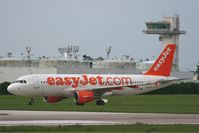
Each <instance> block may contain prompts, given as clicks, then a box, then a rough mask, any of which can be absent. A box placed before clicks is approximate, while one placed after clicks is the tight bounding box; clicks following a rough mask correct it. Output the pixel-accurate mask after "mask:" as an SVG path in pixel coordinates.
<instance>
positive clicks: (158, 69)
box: [144, 44, 176, 76]
mask: <svg viewBox="0 0 199 133" xmlns="http://www.w3.org/2000/svg"><path fill="white" fill-rule="evenodd" d="M175 49H176V45H175V44H167V45H166V47H165V48H164V50H163V51H162V53H161V54H160V55H159V57H158V58H157V60H156V61H155V63H153V65H152V66H151V68H150V69H149V70H148V71H147V72H146V73H144V75H154V76H170V73H171V69H172V64H173V58H174V53H175Z"/></svg>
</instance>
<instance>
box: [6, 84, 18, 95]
mask: <svg viewBox="0 0 199 133" xmlns="http://www.w3.org/2000/svg"><path fill="white" fill-rule="evenodd" d="M7 90H8V92H10V93H12V94H16V93H17V88H16V87H15V86H14V85H13V84H11V85H9V86H8V88H7Z"/></svg>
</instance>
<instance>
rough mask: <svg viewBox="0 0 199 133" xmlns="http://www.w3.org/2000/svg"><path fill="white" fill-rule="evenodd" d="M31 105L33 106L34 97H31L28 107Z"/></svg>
mask: <svg viewBox="0 0 199 133" xmlns="http://www.w3.org/2000/svg"><path fill="white" fill-rule="evenodd" d="M33 104H35V97H34V96H31V97H30V101H29V103H28V105H33Z"/></svg>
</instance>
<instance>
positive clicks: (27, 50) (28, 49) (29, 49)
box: [26, 46, 31, 59]
mask: <svg viewBox="0 0 199 133" xmlns="http://www.w3.org/2000/svg"><path fill="white" fill-rule="evenodd" d="M26 52H27V54H28V57H27V58H28V59H30V52H31V46H26Z"/></svg>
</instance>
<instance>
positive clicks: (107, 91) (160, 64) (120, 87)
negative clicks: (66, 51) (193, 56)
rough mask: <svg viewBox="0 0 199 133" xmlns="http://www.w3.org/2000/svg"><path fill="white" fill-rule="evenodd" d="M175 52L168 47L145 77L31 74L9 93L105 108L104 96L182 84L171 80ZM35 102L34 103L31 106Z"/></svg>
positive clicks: (171, 47) (18, 82) (129, 93)
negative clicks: (91, 104)
mask: <svg viewBox="0 0 199 133" xmlns="http://www.w3.org/2000/svg"><path fill="white" fill-rule="evenodd" d="M175 50H176V45H175V44H167V45H166V46H165V48H164V50H163V51H162V53H161V54H160V55H159V57H158V58H157V60H156V61H155V62H154V63H153V64H152V66H151V67H150V68H149V69H148V71H146V72H145V73H143V74H142V75H138V74H136V75H135V74H133V75H132V74H125V75H123V74H31V75H25V76H22V77H19V78H18V79H17V80H16V81H14V82H13V83H12V84H10V85H9V86H8V88H7V90H8V91H9V92H10V93H12V94H15V95H21V96H30V97H31V98H33V97H35V96H42V97H43V99H44V101H45V102H48V103H56V102H59V101H61V100H63V99H66V98H69V97H73V99H74V102H75V103H76V105H84V104H85V103H89V102H92V101H96V105H105V104H106V103H107V102H108V100H107V99H102V97H103V96H111V95H113V96H114V95H135V94H142V93H146V92H149V91H153V90H156V89H159V88H162V87H165V86H168V85H171V84H173V83H176V81H179V79H178V78H176V77H172V76H170V73H171V69H172V62H173V58H174V53H175ZM33 102H34V101H33V99H32V100H31V103H33ZM31 103H29V104H31Z"/></svg>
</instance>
